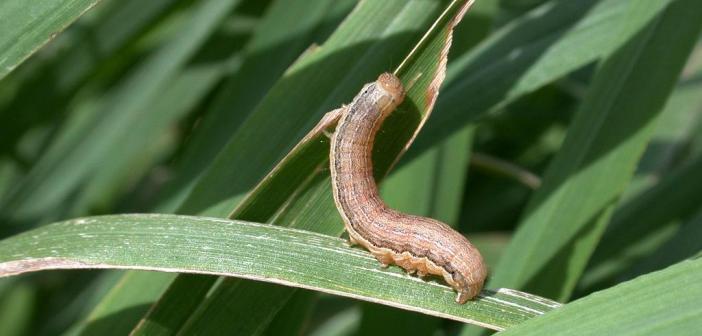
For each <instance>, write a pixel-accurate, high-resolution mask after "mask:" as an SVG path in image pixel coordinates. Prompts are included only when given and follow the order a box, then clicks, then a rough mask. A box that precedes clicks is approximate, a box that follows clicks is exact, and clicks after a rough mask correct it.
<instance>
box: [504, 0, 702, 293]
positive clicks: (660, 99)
mask: <svg viewBox="0 0 702 336" xmlns="http://www.w3.org/2000/svg"><path fill="white" fill-rule="evenodd" d="M701 5H702V3H700V2H695V1H679V2H676V3H674V4H673V5H671V6H670V8H668V9H666V11H665V12H664V13H663V14H662V16H661V17H659V18H657V19H656V20H654V21H652V22H651V23H650V24H648V25H647V26H646V27H645V29H643V30H641V31H639V32H638V33H637V35H636V36H635V37H634V38H633V39H632V40H630V41H629V42H627V44H626V45H625V46H623V47H622V48H620V49H619V50H618V51H617V52H616V53H615V54H613V55H612V56H611V57H610V58H609V59H607V61H606V62H605V63H604V65H603V66H602V67H601V68H600V69H599V70H598V72H597V74H596V77H595V79H594V80H593V84H592V87H591V88H590V91H589V92H588V96H587V97H586V98H585V101H584V102H583V105H582V106H581V109H580V111H579V113H578V115H577V116H576V119H575V120H574V121H573V123H572V125H571V126H570V128H569V130H568V135H567V138H566V140H565V143H564V144H563V147H562V148H561V150H560V151H559V153H558V154H557V156H556V158H555V159H554V162H553V163H552V164H551V166H550V167H549V170H548V172H547V173H546V176H545V178H544V185H543V187H541V188H540V189H539V191H538V192H537V193H536V194H535V195H534V197H533V198H532V200H531V202H530V206H529V208H528V210H527V213H526V215H525V217H524V219H523V222H522V223H521V225H520V227H519V229H518V231H517V233H516V234H515V236H514V238H513V241H512V242H511V244H510V246H509V248H508V250H507V252H506V255H505V257H504V258H503V259H502V260H503V262H501V263H500V265H499V266H498V267H497V269H496V270H495V273H494V278H493V279H494V282H493V284H494V285H497V286H508V287H513V288H525V289H528V290H530V291H533V292H534V293H539V294H541V295H545V296H548V297H552V298H557V299H560V300H564V299H567V298H568V296H569V295H570V293H571V291H572V289H573V287H574V286H575V283H576V281H577V280H578V279H579V277H580V275H581V274H582V272H583V269H584V267H585V264H586V262H587V260H588V259H589V257H590V255H591V254H592V251H593V250H594V248H595V246H596V244H597V242H598V241H599V238H600V234H601V232H602V230H603V229H604V227H605V225H606V223H607V222H608V221H609V217H610V214H611V211H612V209H613V207H614V205H615V203H616V201H617V199H618V197H619V196H620V195H621V193H622V192H623V191H624V188H625V187H626V185H627V183H628V182H629V180H630V179H631V176H632V174H633V171H634V169H635V167H636V164H637V162H638V160H639V158H640V155H641V154H642V152H643V150H644V148H645V146H646V145H647V143H648V141H649V139H650V137H651V134H652V131H653V128H654V126H655V121H656V118H657V116H658V115H659V113H660V111H661V110H662V108H663V106H664V104H665V101H666V99H667V97H668V95H669V94H670V92H671V91H672V88H673V86H674V84H675V82H676V81H677V78H678V75H679V74H680V71H681V70H682V68H683V66H684V64H685V60H686V59H687V57H688V55H689V53H690V51H691V50H692V47H693V45H694V42H695V41H696V39H697V36H698V35H699V32H700V29H702V22H701V21H698V20H694V19H692V17H691V16H688V15H692V14H691V13H696V12H698V11H699V10H702V7H701ZM631 6H632V7H630V8H629V9H630V14H631V17H632V18H635V17H636V16H637V14H638V13H639V10H641V11H642V12H644V13H648V12H649V11H650V9H649V8H647V7H649V6H651V7H657V6H658V5H657V4H651V3H647V2H637V3H633V4H631ZM681 18H686V19H682V21H681ZM687 18H689V19H687ZM639 23H640V22H638V20H633V21H632V22H630V24H631V25H634V26H638V25H639ZM624 29H625V30H633V28H632V27H631V26H626V25H625V26H624ZM670 36H676V37H677V38H676V39H675V41H674V42H673V41H672V40H671V39H670ZM651 76H654V77H655V78H657V80H656V81H655V83H654V82H651V81H649V80H647V79H648V78H651ZM629 93H635V94H636V95H635V96H633V95H632V96H630V95H629Z"/></svg>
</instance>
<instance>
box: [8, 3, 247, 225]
mask: <svg viewBox="0 0 702 336" xmlns="http://www.w3.org/2000/svg"><path fill="white" fill-rule="evenodd" d="M237 3H238V0H226V1H209V2H203V3H202V4H198V5H197V6H196V8H195V10H194V12H193V16H192V17H190V18H189V21H188V22H187V24H185V25H184V26H183V27H182V31H183V33H182V34H180V35H178V36H177V38H176V39H175V40H173V41H172V42H171V43H168V44H167V45H165V46H163V47H162V48H161V49H160V50H159V51H158V52H157V53H155V54H154V55H152V57H151V58H149V60H148V61H147V62H145V63H143V64H141V65H140V67H139V68H138V69H136V70H135V71H134V72H133V73H132V74H131V75H130V76H129V77H128V78H126V79H124V80H123V81H121V83H120V84H119V88H118V89H116V90H115V91H114V93H113V95H112V96H111V97H110V98H109V99H108V101H105V102H104V103H105V105H100V106H89V107H88V108H94V109H98V108H99V107H102V108H106V109H107V110H106V111H103V112H102V114H101V116H103V117H100V118H97V120H96V122H95V124H92V125H89V126H90V127H86V128H85V129H81V131H82V132H78V133H80V134H78V136H76V134H73V137H72V139H71V140H72V141H68V142H67V143H61V142H59V143H57V144H55V146H53V148H51V149H49V150H48V152H47V153H45V155H43V156H42V158H41V160H40V161H39V162H38V163H37V164H36V165H35V166H34V167H33V168H32V170H31V171H30V172H29V173H28V174H27V176H26V177H25V178H24V179H23V181H22V182H21V183H18V185H17V188H15V189H14V190H13V191H12V192H10V193H9V194H7V195H4V196H5V197H4V198H3V199H2V203H1V206H2V208H3V209H4V210H5V211H7V212H8V214H7V216H8V217H10V218H13V219H16V220H18V221H27V220H30V219H33V220H36V218H38V217H40V216H42V215H43V214H44V213H45V212H47V211H48V210H49V209H55V208H56V207H58V206H59V205H60V204H61V203H62V202H63V201H64V200H65V198H66V195H68V194H70V193H71V192H73V191H74V190H75V188H76V187H77V186H78V185H79V184H80V183H81V182H83V180H84V179H85V178H86V176H89V175H90V173H91V171H92V170H93V169H95V168H96V167H99V166H100V165H102V164H104V163H105V161H106V160H108V158H109V156H110V153H111V152H112V151H113V150H115V148H124V147H122V143H123V139H124V138H125V137H127V138H130V139H131V138H133V137H136V135H135V134H130V132H131V131H132V129H133V127H134V124H135V123H139V122H144V120H143V119H142V118H145V117H148V118H155V119H156V122H154V123H153V125H158V126H161V122H160V121H159V120H158V119H159V118H166V120H171V119H170V115H169V114H167V113H165V114H160V115H157V114H145V113H144V109H145V108H147V107H149V106H150V105H149V104H152V102H153V101H154V100H156V98H157V97H158V95H159V94H160V93H161V90H162V89H163V88H164V87H165V86H166V85H167V84H168V82H169V81H170V80H172V79H173V78H175V77H176V75H177V73H178V71H179V70H181V69H182V67H183V66H184V65H185V64H186V62H187V61H188V60H189V59H190V58H191V57H192V56H193V55H194V54H195V52H196V51H197V50H198V49H199V47H200V46H202V45H203V43H204V42H205V41H206V38H207V37H208V36H209V35H210V34H211V33H212V32H213V31H214V29H215V28H216V27H217V26H218V24H219V22H220V21H221V20H222V19H223V18H224V17H225V16H226V15H227V14H228V13H229V11H230V10H231V9H232V8H233V7H234V6H235V5H236V4H237ZM148 131H149V130H146V132H145V133H146V134H140V135H141V136H143V137H149V136H151V134H150V133H149V132H148ZM69 138H70V136H69ZM85 138H89V139H91V141H84V140H85ZM136 146H137V147H141V144H139V143H137V144H136Z"/></svg>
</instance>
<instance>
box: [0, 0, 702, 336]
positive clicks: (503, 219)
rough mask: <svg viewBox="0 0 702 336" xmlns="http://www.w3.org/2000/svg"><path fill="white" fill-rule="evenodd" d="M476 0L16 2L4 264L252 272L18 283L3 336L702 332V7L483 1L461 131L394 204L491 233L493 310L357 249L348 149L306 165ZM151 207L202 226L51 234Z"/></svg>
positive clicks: (175, 220) (65, 275) (468, 24)
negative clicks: (381, 267) (347, 235)
mask: <svg viewBox="0 0 702 336" xmlns="http://www.w3.org/2000/svg"><path fill="white" fill-rule="evenodd" d="M462 3H464V1H455V2H452V1H441V0H411V1H406V0H390V1H385V0H383V1H380V0H365V1H361V3H360V4H359V3H358V2H357V1H354V0H305V1H300V0H266V1H261V0H199V1H195V0H151V1H138V0H122V1H117V0H101V1H97V0H61V1H23V0H6V1H3V2H2V3H0V32H2V33H1V34H0V235H1V236H0V237H2V238H3V239H4V240H3V241H2V242H0V271H1V272H8V266H7V265H10V264H9V263H11V262H14V261H17V260H22V259H27V258H40V257H66V258H68V257H71V258H76V259H79V260H83V261H91V262H93V263H105V264H108V266H110V267H108V268H141V269H144V268H146V269H155V268H157V269H161V270H168V271H184V272H189V273H203V272H204V273H217V274H228V275H235V276H238V277H226V278H217V277H214V276H206V275H193V274H188V275H175V274H173V273H162V272H144V271H119V270H103V271H97V270H92V271H85V270H84V271H51V272H39V273H32V274H24V275H20V276H16V277H7V278H2V279H0V334H2V335H55V334H100V335H105V334H118V335H122V334H126V333H129V332H133V333H134V334H149V335H152V334H175V333H181V334H191V333H195V332H199V333H204V334H245V335H250V334H271V335H280V334H311V335H355V334H360V335H367V334H397V333H409V334H446V335H456V334H461V335H471V334H481V333H484V332H485V329H483V328H479V327H476V326H469V325H467V324H463V323H460V322H457V321H455V320H460V321H467V320H471V321H473V322H477V323H478V324H483V325H488V324H489V325H493V326H497V327H499V328H501V329H507V330H506V333H507V334H509V333H515V334H520V335H521V334H545V333H556V334H567V333H570V334H576V335H582V334H588V333H591V334H603V333H606V334H628V333H630V334H694V332H695V331H696V330H697V329H696V328H695V327H699V325H700V322H699V321H700V320H702V305H700V304H699V302H702V261H701V260H700V259H698V258H696V256H697V255H698V254H699V252H700V250H702V156H701V154H702V58H701V56H700V55H701V54H700V50H702V49H700V43H699V34H700V30H701V29H702V20H699V13H702V2H700V1H698V0H477V1H476V3H475V5H474V6H473V8H472V9H471V10H470V11H469V12H468V14H467V15H466V17H465V18H464V19H463V21H462V23H461V24H460V25H459V26H458V27H457V28H456V31H455V34H454V36H453V46H452V48H451V50H450V55H449V64H448V71H447V76H446V79H445V81H444V83H443V85H442V88H441V91H440V95H439V97H438V101H437V102H436V106H435V108H434V111H433V112H431V113H432V114H431V116H430V117H429V118H428V119H427V121H426V124H425V125H424V127H423V129H422V131H421V132H420V133H419V136H418V138H417V139H416V142H415V143H414V144H413V145H412V146H411V147H410V148H409V150H408V151H407V153H405V155H404V156H402V158H401V160H400V161H398V162H397V164H396V165H395V166H394V168H393V169H392V170H390V173H389V175H387V177H386V178H385V180H384V182H383V184H382V193H383V197H384V199H386V201H387V202H388V203H389V204H390V205H391V206H392V207H394V208H397V209H400V210H403V211H406V212H409V213H414V214H419V215H424V216H430V217H434V218H438V219H440V220H443V221H445V222H447V223H449V224H450V225H452V226H454V227H456V228H457V229H458V230H459V231H461V232H463V233H465V234H467V235H468V236H469V237H470V239H471V241H473V242H474V243H475V244H476V245H477V246H478V247H479V248H480V250H481V251H482V252H483V254H484V255H485V257H486V260H487V262H488V264H489V267H490V270H491V278H490V281H489V282H488V285H487V287H488V288H489V289H490V290H492V291H488V292H485V293H484V297H483V298H482V299H480V300H478V301H475V302H471V303H469V304H468V305H465V306H457V305H456V304H455V303H453V302H452V301H451V300H450V298H451V297H452V293H451V291H450V289H447V288H446V287H445V286H443V285H441V283H440V282H437V281H434V280H430V281H429V282H423V281H416V279H415V278H411V277H408V276H404V273H403V272H401V271H399V270H398V269H396V268H390V269H389V270H388V271H386V272H378V268H375V267H374V265H375V263H374V261H373V260H372V258H369V257H368V255H367V254H365V253H364V252H363V251H362V250H357V249H351V250H350V249H349V248H348V247H346V246H344V245H343V242H342V241H341V240H339V239H338V238H334V237H337V236H339V235H340V234H341V233H342V232H341V228H342V226H341V225H340V219H339V218H338V214H337V213H336V212H335V209H334V206H333V204H331V203H330V202H329V200H330V196H329V195H330V191H329V182H328V172H327V171H326V170H325V168H324V167H325V165H326V162H325V160H326V156H325V155H326V150H327V149H326V147H325V146H326V143H327V142H326V141H327V140H326V139H325V138H324V136H323V135H318V136H317V137H316V138H314V141H310V142H307V143H305V144H304V146H302V147H300V146H298V147H295V145H296V144H297V143H298V141H299V140H300V139H301V138H302V137H303V136H304V135H305V134H306V133H307V132H308V131H309V130H310V129H311V128H312V127H313V126H314V125H315V124H316V122H317V121H318V120H319V118H320V117H321V116H322V115H323V113H324V112H326V111H329V110H331V109H332V108H335V107H338V106H339V105H341V104H343V103H347V102H348V101H349V100H350V99H351V97H353V95H354V94H355V93H356V92H357V91H358V89H359V88H360V87H361V85H362V84H363V83H366V82H369V81H371V80H373V79H374V78H375V77H376V76H377V74H378V73H380V72H382V71H389V70H392V69H395V68H396V67H397V65H398V64H399V63H400V62H401V61H402V60H403V59H404V58H405V57H406V56H407V55H408V54H409V53H410V51H411V50H412V48H413V47H414V46H415V45H416V44H417V42H418V41H419V38H420V37H421V36H422V35H424V33H425V32H427V30H428V29H429V27H430V26H431V25H432V23H434V22H435V21H436V22H437V27H439V28H440V29H446V27H445V25H446V20H443V21H442V20H441V19H438V20H437V18H439V17H440V14H441V13H442V12H443V11H444V10H447V11H448V12H451V11H452V10H456V8H457V7H456V6H458V5H460V4H462ZM442 27H443V28H442ZM64 29H65V30H64ZM442 31H443V30H442ZM442 36H443V35H441V34H432V35H429V40H428V42H427V43H426V44H425V45H424V48H423V49H421V52H420V56H418V57H416V58H415V59H413V61H412V62H410V64H409V65H408V66H407V67H406V68H404V69H401V70H400V72H399V74H400V77H401V78H402V79H403V80H404V81H405V82H408V81H409V80H411V79H412V78H413V76H414V74H415V73H417V72H422V73H423V77H420V80H419V82H418V84H417V87H416V88H415V92H414V93H412V94H410V96H411V97H412V99H413V100H412V101H413V102H417V104H418V105H417V106H416V108H415V109H412V108H405V109H404V110H402V109H401V111H398V113H397V114H396V115H397V116H393V117H392V118H390V119H389V120H388V122H387V126H386V127H385V128H384V132H383V133H381V134H380V136H379V138H378V145H377V147H378V148H377V150H376V153H375V156H374V160H375V161H376V163H377V165H378V167H379V168H377V170H378V171H377V172H376V173H377V176H378V177H379V178H380V177H382V176H384V175H385V171H386V170H387V169H388V168H389V167H390V166H391V165H392V163H393V162H394V161H395V159H396V155H397V154H398V153H399V152H400V151H401V148H402V146H403V145H404V143H405V142H406V140H407V139H409V138H410V137H411V135H412V133H413V130H414V128H416V127H417V125H418V124H419V123H420V122H421V120H423V118H425V117H426V116H427V113H428V111H425V110H423V108H422V103H423V102H424V100H423V99H425V97H424V96H423V95H422V93H423V92H422V91H421V90H423V89H425V88H426V85H428V83H427V82H428V81H429V80H430V79H431V77H430V75H429V74H430V73H432V71H433V70H434V69H435V68H436V61H437V60H436V57H433V58H432V55H436V53H437V50H436V48H440V46H441V45H442V43H443V41H442ZM422 81H424V82H422ZM286 155H287V156H286ZM283 158H285V159H284V160H283ZM281 160H283V161H282V162H281ZM271 171H273V172H274V173H273V174H269V172H271ZM126 213H170V214H175V213H177V214H187V215H197V216H200V217H176V216H167V215H163V216H156V217H154V216H148V215H143V216H141V217H140V216H119V215H115V216H106V217H95V218H94V219H91V221H92V222H91V223H93V224H94V225H95V226H93V227H91V226H86V227H85V228H81V230H85V231H80V230H77V229H74V228H73V226H72V225H73V224H71V223H75V222H70V221H69V222H62V223H59V224H50V223H55V222H60V221H64V220H67V219H71V218H76V217H85V216H94V215H104V214H126ZM203 216H208V217H219V218H236V219H238V220H243V221H246V222H243V221H220V222H216V221H215V222H213V221H214V220H212V219H206V218H204V217H203ZM250 222H259V223H269V224H275V225H279V226H281V227H283V228H280V229H278V228H275V229H273V228H269V227H262V226H260V225H256V224H252V223H250ZM213 223H226V224H222V225H221V226H220V225H215V224H213ZM232 225H233V227H234V228H236V229H232V230H233V231H232V230H230V231H228V230H229V229H227V228H228V227H231V226H232ZM285 227H288V228H285ZM114 228H117V229H114ZM30 230H35V231H30ZM307 231H313V232H317V233H321V234H323V235H325V236H321V235H317V234H312V233H310V232H307ZM85 236H88V237H89V238H88V239H86V240H81V239H82V238H81V237H83V238H84V237H85ZM37 237H38V238H37ZM90 237H98V238H96V239H90ZM189 237H190V238H189ZM233 237H236V238H233ZM261 237H267V239H268V240H265V239H263V240H262V239H261ZM101 239H104V240H101ZM227 239H230V240H231V239H236V242H237V244H236V245H235V246H233V245H231V242H230V241H228V240H227ZM203 246H205V247H207V246H210V247H211V246H219V248H218V249H216V250H215V251H214V252H213V251H211V250H207V249H204V248H203ZM349 250H350V251H351V252H349ZM147 251H148V252H147ZM291 256H295V257H297V258H292V257H291ZM247 258H251V260H252V261H251V262H248V263H247V262H245V261H246V260H249V259H247ZM325 258H328V259H329V262H327V263H318V262H316V260H318V259H319V260H324V259H325ZM223 260H230V262H222V261H223ZM352 265H354V267H356V268H353V267H351V266H352ZM118 266H119V267H118ZM3 267H4V268H3ZM358 270H363V272H360V271H358ZM320 274H327V276H318V275H320ZM242 277H243V278H246V279H248V280H243V279H241V278H242ZM271 279H278V280H280V279H283V280H285V281H277V280H276V281H272V280H271ZM329 279H335V280H333V281H332V280H329ZM266 281H268V282H271V281H272V282H275V283H278V284H271V283H268V282H266ZM374 281H375V282H374ZM280 283H285V284H286V285H288V286H282V285H280ZM374 283H375V284H377V283H382V284H386V286H387V287H386V288H379V287H378V286H377V285H373V284H374ZM499 287H506V288H512V289H518V290H522V291H526V292H528V293H532V294H535V295H538V296H541V297H544V298H548V299H551V300H555V301H558V302H561V303H564V304H565V305H564V306H563V307H560V308H556V309H553V308H555V307H556V306H550V305H551V304H550V303H549V301H543V302H541V303H540V304H539V303H538V301H539V300H540V299H539V298H538V297H529V298H528V299H524V298H519V297H518V296H513V295H512V296H510V295H509V294H508V293H507V294H506V293H505V292H500V293H496V292H495V290H496V289H497V288H499ZM295 288H306V289H295ZM330 293H331V294H333V295H331V294H330ZM339 295H341V296H339ZM343 296H350V297H354V298H357V299H361V300H363V301H358V300H354V299H349V298H347V297H343ZM520 300H521V301H520ZM500 302H501V303H500ZM505 302H506V303H507V304H506V305H505V306H500V304H504V303H505ZM512 304H513V305H512ZM388 305H389V306H393V307H389V306H388ZM510 305H512V306H510ZM525 307H526V308H525ZM399 308H402V309H399ZM530 309H531V310H530ZM407 310H413V312H409V311H407ZM550 310H552V311H550ZM546 311H550V312H548V313H546V314H545V316H543V317H537V315H540V314H541V313H543V312H546ZM525 312H526V313H525ZM441 317H444V318H445V319H442V318H441Z"/></svg>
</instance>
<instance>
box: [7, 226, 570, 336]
mask: <svg viewBox="0 0 702 336" xmlns="http://www.w3.org/2000/svg"><path fill="white" fill-rule="evenodd" d="M26 246H33V248H32V249H26V248H25V247H26ZM91 268H113V269H141V270H153V271H162V272H189V273H200V274H217V275H226V276H236V277H241V278H247V279H252V280H257V281H265V282H271V283H277V284H281V285H286V286H295V287H300V288H307V289H313V290H317V291H323V292H327V293H331V294H336V295H343V296H347V297H352V298H356V299H361V300H366V301H371V302H376V303H382V304H387V305H393V306H396V307H400V308H403V309H409V310H414V311H418V312H422V313H425V314H430V315H435V316H440V317H444V318H449V319H454V320H457V321H462V322H469V323H476V324H480V325H483V326H486V327H489V328H493V329H496V330H502V329H505V328H508V327H511V326H513V325H516V324H519V323H522V322H523V321H525V320H528V319H530V318H533V317H535V316H538V315H541V314H543V313H544V312H547V311H550V310H552V309H554V308H557V307H559V304H558V303H556V302H552V301H550V300H546V299H543V298H539V297H536V296H533V295H529V294H526V293H521V292H517V291H512V290H504V289H501V290H497V291H487V290H486V291H484V292H483V293H482V294H481V296H480V298H479V299H477V300H473V301H470V302H468V303H466V304H464V305H459V304H456V303H455V302H454V301H453V300H454V297H455V292H454V291H453V289H451V288H450V287H448V286H447V285H445V284H442V283H439V282H436V281H434V280H431V281H425V280H422V279H420V278H418V277H414V276H411V275H408V274H406V273H405V272H404V271H402V270H401V269H399V268H396V267H393V268H389V269H382V268H380V267H379V265H378V264H377V260H375V258H374V257H373V256H372V255H370V253H368V252H366V251H363V250H361V249H357V248H351V247H349V246H348V244H347V243H346V242H345V241H344V240H342V239H339V238H334V237H330V236H327V235H322V234H317V233H312V232H308V231H301V230H295V229H289V228H282V227H278V226H272V225H265V224H258V223H251V222H243V221H231V220H225V219H216V218H206V217H189V216H177V215H153V214H144V215H112V216H98V217H86V218H79V219H74V220H69V221H65V222H59V223H54V224H51V225H48V226H45V227H42V228H39V229H35V230H32V231H28V232H25V233H22V234H20V235H17V236H14V237H12V238H9V239H6V240H3V241H2V242H0V276H11V275H17V274H22V273H25V272H34V271H41V270H51V269H91Z"/></svg>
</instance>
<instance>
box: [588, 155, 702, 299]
mask: <svg viewBox="0 0 702 336" xmlns="http://www.w3.org/2000/svg"><path fill="white" fill-rule="evenodd" d="M700 203H702V156H699V157H697V158H694V159H693V160H692V161H691V162H688V163H687V164H685V165H684V166H683V167H680V168H679V169H677V170H675V171H673V172H672V173H671V174H669V175H668V176H666V177H665V178H664V179H663V180H661V181H660V182H659V183H658V184H657V185H656V186H654V187H652V188H650V189H648V190H646V191H644V192H642V193H641V194H640V195H638V196H636V197H634V198H632V199H629V200H628V201H627V202H626V203H625V204H623V205H622V206H621V207H620V208H619V209H618V210H617V212H616V213H615V214H614V216H613V217H612V223H611V225H610V226H609V227H608V229H607V231H605V233H604V236H603V237H602V243H601V244H600V245H599V246H598V247H597V249H596V250H595V252H594V254H593V255H592V260H591V261H590V265H589V267H588V271H587V274H585V275H584V276H583V279H582V281H581V283H580V286H581V289H582V290H587V291H590V290H592V289H599V288H603V287H606V286H608V285H613V284H614V282H615V279H614V277H615V276H616V275H617V274H618V272H621V271H623V270H625V269H627V268H629V267H630V266H631V265H632V264H633V263H635V262H637V261H639V260H641V259H642V258H646V257H648V253H649V252H651V251H650V250H651V249H652V248H655V247H656V246H660V244H662V243H663V242H665V241H666V240H668V239H670V238H671V236H672V235H674V234H675V231H676V230H677V227H678V225H679V224H680V221H681V219H684V218H688V217H690V216H691V215H693V214H694V212H696V211H697V210H698V209H699V208H700Z"/></svg>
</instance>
